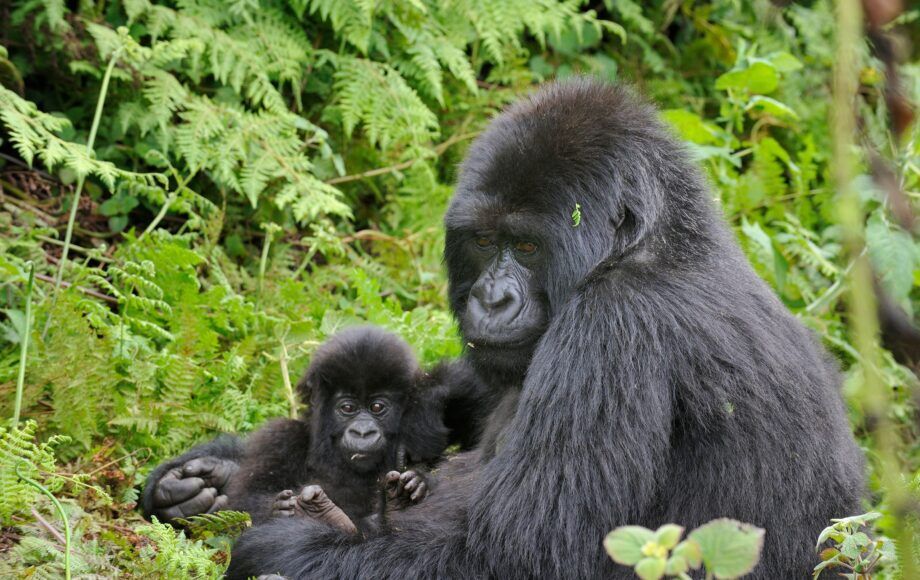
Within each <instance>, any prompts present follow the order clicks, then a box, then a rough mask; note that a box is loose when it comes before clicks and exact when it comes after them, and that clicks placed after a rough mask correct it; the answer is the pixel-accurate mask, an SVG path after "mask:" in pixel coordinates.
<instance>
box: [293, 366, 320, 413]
mask: <svg viewBox="0 0 920 580" xmlns="http://www.w3.org/2000/svg"><path fill="white" fill-rule="evenodd" d="M319 384H320V380H319V376H318V373H312V372H310V371H307V372H306V374H304V376H303V377H302V378H301V379H300V381H299V382H298V383H297V387H296V391H297V396H298V397H299V398H300V402H301V403H309V404H310V407H313V406H315V405H316V404H317V403H319V394H320V388H319Z"/></svg>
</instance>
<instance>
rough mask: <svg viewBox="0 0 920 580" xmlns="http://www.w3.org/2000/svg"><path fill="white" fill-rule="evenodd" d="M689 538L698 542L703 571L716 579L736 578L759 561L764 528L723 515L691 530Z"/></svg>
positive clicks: (751, 568) (747, 571)
mask: <svg viewBox="0 0 920 580" xmlns="http://www.w3.org/2000/svg"><path fill="white" fill-rule="evenodd" d="M689 538H690V539H693V540H694V541H696V543H697V544H699V546H700V551H701V552H702V554H703V563H705V564H706V570H707V572H709V573H710V574H712V575H713V576H714V577H716V578H738V577H740V576H743V575H745V574H747V573H749V572H750V571H751V570H753V569H754V566H756V565H757V562H758V561H759V560H760V551H761V549H762V548H763V538H764V530H762V529H761V528H758V527H756V526H752V525H750V524H743V523H741V522H738V521H735V520H731V519H727V518H723V519H718V520H713V521H711V522H709V523H708V524H705V525H703V526H700V527H699V528H697V529H695V530H693V531H692V532H691V533H690V536H689Z"/></svg>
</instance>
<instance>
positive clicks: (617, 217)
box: [610, 203, 642, 255]
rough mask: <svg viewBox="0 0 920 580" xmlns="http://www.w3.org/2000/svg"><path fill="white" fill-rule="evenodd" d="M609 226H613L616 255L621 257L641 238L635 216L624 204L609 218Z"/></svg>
mask: <svg viewBox="0 0 920 580" xmlns="http://www.w3.org/2000/svg"><path fill="white" fill-rule="evenodd" d="M610 225H611V226H613V234H614V239H615V240H616V252H615V253H616V254H619V255H622V254H623V253H625V252H627V251H629V250H630V249H631V248H632V247H633V246H634V245H636V244H637V243H638V242H639V239H640V238H641V237H642V232H640V231H639V227H638V226H639V222H638V220H636V214H635V212H633V211H632V209H630V208H629V206H628V205H626V204H625V203H624V204H621V205H620V206H619V207H618V208H617V211H616V213H614V215H612V216H611V217H610Z"/></svg>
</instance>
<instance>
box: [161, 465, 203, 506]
mask: <svg viewBox="0 0 920 580" xmlns="http://www.w3.org/2000/svg"><path fill="white" fill-rule="evenodd" d="M156 486H157V488H156V490H155V491H154V492H153V505H154V506H156V507H170V506H174V505H176V504H177V503H181V502H183V501H185V500H187V499H189V498H192V497H195V496H196V495H198V494H199V493H201V490H202V489H204V486H205V484H204V480H203V479H201V478H199V477H187V478H183V477H182V472H181V470H180V469H179V468H176V469H170V470H169V471H167V472H166V475H164V476H163V477H161V478H160V481H158V482H157V484H156Z"/></svg>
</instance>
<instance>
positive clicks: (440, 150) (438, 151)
mask: <svg viewBox="0 0 920 580" xmlns="http://www.w3.org/2000/svg"><path fill="white" fill-rule="evenodd" d="M478 134H479V132H478V131H471V132H469V133H461V134H459V135H454V136H453V137H451V138H450V139H448V140H446V141H444V142H443V143H441V144H439V145H438V146H436V147H435V148H434V153H435V155H436V156H441V155H443V154H444V152H445V151H447V150H448V149H450V148H451V146H453V145H456V144H457V143H459V142H461V141H466V140H468V139H472V138H473V137H475V136H476V135H478ZM418 160H419V158H418V157H416V158H415V159H410V160H408V161H403V162H402V163H397V164H396V165H390V166H389V167H378V168H377V169H371V170H369V171H364V172H362V173H355V174H354V175H343V176H341V177H333V178H332V179H327V180H326V183H328V184H329V185H337V184H339V183H349V182H351V181H359V180H361V179H367V178H369V177H377V176H378V175H386V174H387V173H395V172H397V171H402V170H403V169H409V168H410V167H412V166H413V165H415V163H416V162H417V161H418Z"/></svg>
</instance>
